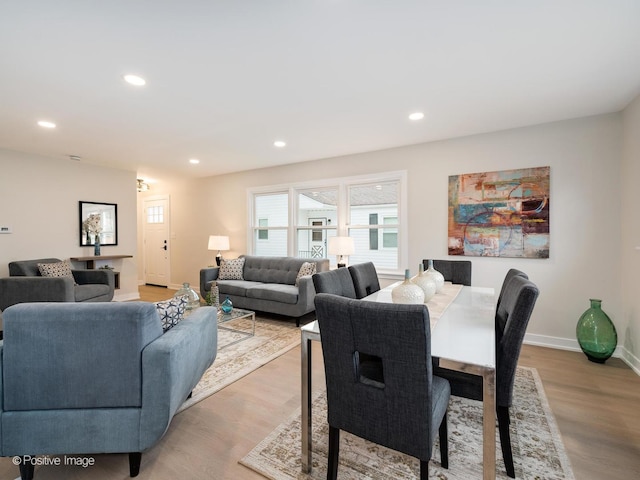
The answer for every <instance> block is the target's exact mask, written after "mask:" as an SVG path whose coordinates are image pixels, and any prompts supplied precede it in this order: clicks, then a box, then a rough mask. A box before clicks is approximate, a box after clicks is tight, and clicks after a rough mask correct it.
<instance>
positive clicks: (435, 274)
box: [424, 260, 444, 293]
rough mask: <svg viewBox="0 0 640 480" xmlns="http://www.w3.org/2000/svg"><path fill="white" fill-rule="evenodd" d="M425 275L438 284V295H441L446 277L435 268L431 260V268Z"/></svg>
mask: <svg viewBox="0 0 640 480" xmlns="http://www.w3.org/2000/svg"><path fill="white" fill-rule="evenodd" d="M424 274H425V275H428V276H430V277H431V278H432V279H433V281H434V282H435V283H436V293H440V292H441V291H442V288H443V287H444V276H443V275H442V274H441V273H440V272H439V271H437V270H436V269H435V268H433V260H429V268H427V269H426V270H425V272H424Z"/></svg>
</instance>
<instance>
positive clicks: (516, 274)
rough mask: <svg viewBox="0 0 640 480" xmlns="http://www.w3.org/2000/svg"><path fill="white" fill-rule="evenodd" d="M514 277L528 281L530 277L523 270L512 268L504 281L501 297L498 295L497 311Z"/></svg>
mask: <svg viewBox="0 0 640 480" xmlns="http://www.w3.org/2000/svg"><path fill="white" fill-rule="evenodd" d="M513 277H523V278H526V279H528V278H529V276H528V275H527V274H526V273H524V272H523V271H522V270H518V269H517V268H510V269H509V271H508V272H507V274H506V275H505V276H504V280H503V281H502V287H501V288H500V295H498V303H497V304H496V310H497V309H498V306H499V305H500V303H501V302H502V297H503V296H504V291H505V290H506V289H507V285H509V282H510V281H511V279H512V278H513Z"/></svg>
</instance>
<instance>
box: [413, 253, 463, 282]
mask: <svg viewBox="0 0 640 480" xmlns="http://www.w3.org/2000/svg"><path fill="white" fill-rule="evenodd" d="M422 264H423V265H424V269H425V270H426V269H427V268H428V266H429V260H428V259H424V260H422ZM471 265H472V264H471V261H469V260H434V261H433V268H435V269H436V270H437V271H439V272H440V273H441V274H442V276H443V277H444V281H445V282H451V283H455V284H458V285H466V286H471Z"/></svg>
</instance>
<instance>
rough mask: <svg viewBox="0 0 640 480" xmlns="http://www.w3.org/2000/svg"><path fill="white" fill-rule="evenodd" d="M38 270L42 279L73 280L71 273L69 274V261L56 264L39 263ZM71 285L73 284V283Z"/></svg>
mask: <svg viewBox="0 0 640 480" xmlns="http://www.w3.org/2000/svg"><path fill="white" fill-rule="evenodd" d="M38 270H40V275H42V276H43V277H69V278H73V273H71V262H70V261H69V260H64V261H62V262H56V263H39V264H38ZM73 283H75V281H74V282H73Z"/></svg>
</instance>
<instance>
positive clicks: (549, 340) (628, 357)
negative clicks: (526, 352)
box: [524, 333, 640, 376]
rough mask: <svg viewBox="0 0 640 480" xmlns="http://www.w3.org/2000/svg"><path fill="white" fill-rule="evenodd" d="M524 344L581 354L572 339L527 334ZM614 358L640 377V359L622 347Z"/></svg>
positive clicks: (578, 345) (617, 350)
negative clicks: (618, 359) (620, 360)
mask: <svg viewBox="0 0 640 480" xmlns="http://www.w3.org/2000/svg"><path fill="white" fill-rule="evenodd" d="M524 343H526V344H527V345H537V346H539V347H549V348H557V349H559V350H570V351H572V352H581V351H582V349H581V348H580V344H579V343H578V341H577V340H575V339H572V338H561V337H551V336H548V335H535V334H531V333H527V334H525V336H524ZM613 356H614V357H616V358H620V359H622V361H623V362H625V363H626V364H627V365H629V367H631V369H632V370H633V371H634V372H636V374H637V375H639V376H640V359H639V358H638V357H636V356H634V355H633V354H631V352H629V351H628V350H627V349H626V348H624V347H623V346H621V345H618V346H617V347H616V350H615V351H614V352H613Z"/></svg>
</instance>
